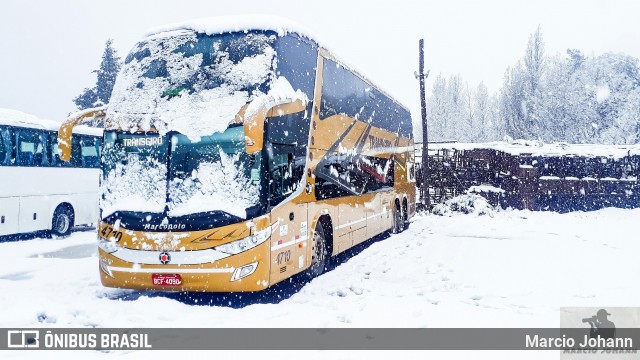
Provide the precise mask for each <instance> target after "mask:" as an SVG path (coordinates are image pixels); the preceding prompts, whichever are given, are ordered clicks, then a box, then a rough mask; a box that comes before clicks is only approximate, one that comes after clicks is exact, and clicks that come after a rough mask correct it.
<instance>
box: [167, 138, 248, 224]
mask: <svg viewBox="0 0 640 360" xmlns="http://www.w3.org/2000/svg"><path fill="white" fill-rule="evenodd" d="M219 156H220V160H219V161H215V162H201V163H200V164H198V167H197V169H195V170H193V172H192V173H191V174H190V176H188V177H187V178H186V179H180V178H174V179H172V180H171V182H170V184H169V195H170V197H171V199H172V202H171V204H169V215H170V216H182V215H187V214H195V213H200V212H206V211H212V210H223V211H225V212H227V213H229V214H231V215H235V216H237V217H240V218H243V219H246V218H247V214H246V209H247V208H249V207H251V206H254V205H256V204H258V203H259V202H260V197H259V196H260V181H259V177H258V176H257V175H258V174H257V173H256V176H247V175H246V174H247V171H246V169H245V166H247V165H246V164H245V163H244V162H243V161H241V160H240V157H241V154H239V153H238V154H230V155H227V154H225V153H224V151H222V150H219ZM252 178H254V179H252ZM256 180H257V181H256Z"/></svg>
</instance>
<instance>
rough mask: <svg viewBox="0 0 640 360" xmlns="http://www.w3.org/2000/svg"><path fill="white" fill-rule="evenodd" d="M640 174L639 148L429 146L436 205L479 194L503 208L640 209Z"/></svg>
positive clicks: (500, 144)
mask: <svg viewBox="0 0 640 360" xmlns="http://www.w3.org/2000/svg"><path fill="white" fill-rule="evenodd" d="M419 146H421V145H419ZM416 157H417V158H418V159H419V158H420V157H421V151H419V150H417V151H416ZM416 162H417V163H420V161H419V160H417V161H416ZM639 173H640V146H636V145H590V144H580V145H573V144H563V143H559V144H541V143H539V142H531V141H515V142H512V143H505V142H493V143H484V144H464V143H434V144H431V143H430V144H429V179H428V189H429V196H430V197H431V202H432V203H440V202H443V201H445V200H447V199H450V198H452V197H454V196H456V195H459V194H465V193H475V194H480V195H482V196H484V197H485V198H487V199H488V200H489V202H490V203H492V204H493V205H500V206H502V207H504V208H506V207H513V208H517V209H530V210H554V211H574V210H595V209H599V208H603V207H609V206H613V207H624V208H635V207H640V184H639V183H638V175H639ZM421 180H422V179H420V178H419V179H418V181H419V183H421ZM423 190H424V189H422V188H421V194H423V193H424V191H423Z"/></svg>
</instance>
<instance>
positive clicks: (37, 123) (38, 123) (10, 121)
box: [0, 108, 102, 136]
mask: <svg viewBox="0 0 640 360" xmlns="http://www.w3.org/2000/svg"><path fill="white" fill-rule="evenodd" d="M0 125H9V126H16V127H23V128H33V129H42V130H50V131H56V132H57V131H58V130H59V129H60V126H61V125H62V122H60V121H53V120H47V119H40V118H39V117H37V116H35V115H31V114H27V113H25V112H22V111H19V110H14V109H3V108H0ZM73 131H74V132H76V133H79V134H84V135H94V136H102V129H99V128H94V127H89V126H83V125H81V126H76V127H75V128H74V129H73Z"/></svg>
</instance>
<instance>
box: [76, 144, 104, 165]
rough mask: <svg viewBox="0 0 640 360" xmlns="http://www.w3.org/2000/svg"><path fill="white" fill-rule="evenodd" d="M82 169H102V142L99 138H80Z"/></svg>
mask: <svg viewBox="0 0 640 360" xmlns="http://www.w3.org/2000/svg"><path fill="white" fill-rule="evenodd" d="M80 144H81V148H82V149H81V154H82V167H85V168H99V167H100V141H99V140H98V139H97V138H91V137H88V136H83V137H81V138H80Z"/></svg>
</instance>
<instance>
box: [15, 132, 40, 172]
mask: <svg viewBox="0 0 640 360" xmlns="http://www.w3.org/2000/svg"><path fill="white" fill-rule="evenodd" d="M39 133H40V131H38V130H32V129H18V130H17V135H16V139H17V141H16V144H17V146H16V152H17V154H16V155H17V156H16V158H17V162H16V165H18V166H42V162H43V158H44V155H43V152H44V147H43V145H42V143H41V141H40V134H39Z"/></svg>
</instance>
